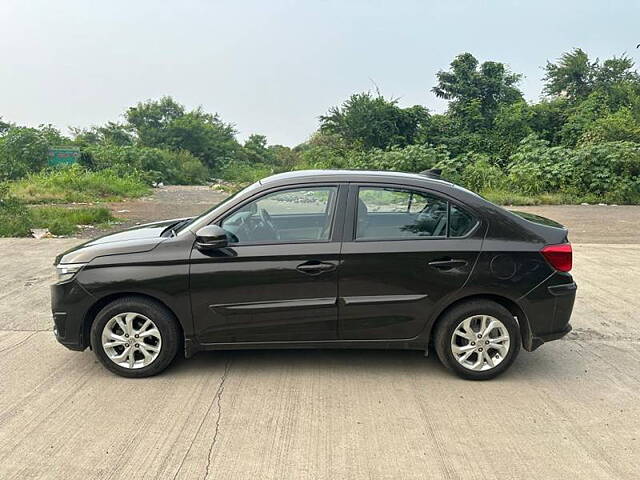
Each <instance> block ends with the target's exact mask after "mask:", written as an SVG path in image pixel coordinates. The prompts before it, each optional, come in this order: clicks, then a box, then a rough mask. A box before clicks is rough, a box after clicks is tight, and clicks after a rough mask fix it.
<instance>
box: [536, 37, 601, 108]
mask: <svg viewBox="0 0 640 480" xmlns="http://www.w3.org/2000/svg"><path fill="white" fill-rule="evenodd" d="M597 67H598V60H596V61H594V62H592V61H591V60H589V56H588V55H587V54H586V53H585V52H584V50H582V49H580V48H576V49H574V50H572V51H571V52H566V53H563V54H562V56H561V57H560V59H559V60H558V61H557V62H556V63H551V62H547V65H546V66H545V71H546V74H545V76H544V81H545V82H546V84H545V86H544V90H543V91H544V93H545V94H546V95H549V96H566V97H568V98H570V99H574V100H575V99H579V98H585V97H586V96H587V95H589V93H591V92H592V91H593V86H594V79H595V76H596V72H597Z"/></svg>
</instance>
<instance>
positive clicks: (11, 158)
mask: <svg viewBox="0 0 640 480" xmlns="http://www.w3.org/2000/svg"><path fill="white" fill-rule="evenodd" d="M48 150H49V145H48V143H47V139H46V137H45V135H44V134H43V133H42V132H40V131H39V130H36V129H35V128H23V127H13V128H10V129H9V130H8V132H7V134H6V135H4V136H3V137H2V138H0V181H2V180H15V179H17V178H22V177H24V176H25V175H27V174H28V173H30V172H37V171H39V170H41V169H42V168H44V167H45V166H46V164H47V152H48Z"/></svg>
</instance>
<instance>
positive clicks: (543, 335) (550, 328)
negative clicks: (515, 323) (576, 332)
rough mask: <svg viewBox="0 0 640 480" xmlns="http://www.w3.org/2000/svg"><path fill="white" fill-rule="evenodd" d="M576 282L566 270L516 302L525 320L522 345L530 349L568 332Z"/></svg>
mask: <svg viewBox="0 0 640 480" xmlns="http://www.w3.org/2000/svg"><path fill="white" fill-rule="evenodd" d="M577 288H578V287H577V285H576V283H575V282H574V281H573V278H572V277H571V275H569V274H568V273H565V274H560V273H556V274H555V275H553V276H551V278H549V279H547V280H546V281H544V282H542V283H541V284H540V285H538V286H537V287H536V288H535V289H534V290H533V291H531V292H529V293H528V294H527V295H526V296H525V297H523V298H521V299H520V301H519V304H520V306H521V307H522V309H523V311H524V313H525V316H526V320H527V326H526V327H527V328H524V335H523V347H524V349H525V350H528V351H533V350H535V349H536V348H538V347H540V346H541V345H542V344H544V343H546V342H550V341H553V340H558V339H560V338H562V337H564V336H565V335H566V334H568V333H569V332H570V331H571V328H572V327H571V324H570V323H569V321H570V319H571V313H572V312H573V304H574V302H575V299H576V290H577Z"/></svg>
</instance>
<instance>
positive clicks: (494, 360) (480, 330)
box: [451, 315, 511, 371]
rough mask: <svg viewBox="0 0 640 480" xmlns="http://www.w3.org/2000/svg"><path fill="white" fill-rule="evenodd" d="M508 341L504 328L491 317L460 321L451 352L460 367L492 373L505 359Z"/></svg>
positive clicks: (509, 341) (505, 328)
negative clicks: (490, 371)
mask: <svg viewBox="0 0 640 480" xmlns="http://www.w3.org/2000/svg"><path fill="white" fill-rule="evenodd" d="M510 343H511V338H510V337H509V332H508V330H507V327H505V325H504V324H503V323H502V322H501V321H500V320H498V319H497V318H495V317H492V316H490V315H473V316H471V317H468V318H465V319H464V320H463V321H461V322H460V323H459V324H458V326H457V327H456V329H455V330H454V331H453V334H452V335H451V352H452V353H453V356H454V358H455V359H456V360H457V361H458V363H459V364H460V365H462V366H463V367H465V368H467V369H469V370H474V371H485V370H491V369H492V368H495V367H496V366H498V365H499V364H500V363H502V361H503V360H504V359H505V357H506V356H507V353H508V352H509V345H510Z"/></svg>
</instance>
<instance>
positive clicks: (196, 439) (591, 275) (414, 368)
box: [0, 207, 640, 480]
mask: <svg viewBox="0 0 640 480" xmlns="http://www.w3.org/2000/svg"><path fill="white" fill-rule="evenodd" d="M547 208H548V207H547ZM575 208H576V209H578V208H580V207H575ZM582 208H584V209H598V208H608V207H582ZM611 208H622V207H611ZM583 211H584V212H585V215H590V213H589V210H583ZM594 211H596V210H594ZM620 211H622V210H616V212H620ZM639 211H640V210H633V209H630V210H628V211H627V212H628V214H629V219H628V220H629V221H634V219H635V221H636V224H637V218H638V217H637V212H639ZM542 214H545V213H542ZM556 218H558V219H560V220H561V221H565V220H563V219H562V218H560V214H558V215H557V216H556ZM571 218H572V217H570V216H569V215H568V216H567V219H571ZM600 218H601V219H602V220H603V221H607V218H606V216H604V215H603V216H601V217H600ZM570 221H579V218H578V219H577V220H570ZM567 223H568V224H569V225H570V226H571V224H570V223H569V221H567ZM584 223H585V224H588V223H589V221H585V222H584ZM578 230H579V228H578ZM587 234H588V232H587V233H586V234H585V233H584V232H583V237H582V238H587V239H589V238H591V239H592V242H593V243H576V244H574V248H575V269H574V273H575V277H576V280H577V282H578V283H579V290H578V300H577V305H576V309H575V313H574V319H573V324H574V327H575V333H573V334H571V335H570V336H569V337H568V338H567V339H565V340H562V341H558V342H553V343H550V344H548V345H545V346H543V347H542V348H540V349H539V350H538V351H536V352H534V353H531V354H529V353H526V352H523V353H522V354H521V356H520V357H519V358H518V360H517V361H516V363H515V364H514V366H513V368H512V369H511V370H510V371H509V372H507V374H505V375H504V376H502V377H500V378H498V379H497V380H494V381H491V382H484V383H477V382H466V381H462V380H459V379H457V378H455V377H453V376H452V375H450V374H449V373H447V372H446V371H445V370H444V369H443V368H442V367H441V366H440V365H439V364H438V362H437V361H436V360H435V359H434V358H427V359H425V358H424V357H423V356H422V354H420V353H419V352H397V351H394V352H383V351H280V352H270V351H255V352H225V353H214V352H208V353H200V354H198V355H196V357H194V358H192V359H190V360H188V361H184V360H183V361H179V362H178V363H177V364H176V365H175V366H173V367H172V368H171V369H170V370H169V371H167V372H166V373H165V374H163V375H161V376H158V377H155V378H151V379H144V380H127V379H123V378H119V377H116V376H114V375H112V374H110V373H108V372H107V371H106V370H105V369H103V368H102V367H101V366H100V365H99V364H98V363H97V362H96V360H95V359H94V357H93V354H92V353H91V352H89V351H87V352H84V353H76V352H70V351H67V350H65V349H64V348H63V347H61V346H59V345H58V344H57V343H56V342H55V340H54V338H53V335H52V334H51V332H50V328H51V321H50V318H49V311H48V302H49V294H48V287H47V285H48V284H49V283H50V282H51V281H52V279H53V276H52V271H51V270H52V268H51V263H52V261H53V257H54V256H55V253H57V252H59V251H61V250H63V249H65V248H67V247H68V246H70V245H73V244H74V243H76V242H78V241H79V240H77V239H50V240H29V239H20V240H18V239H4V240H0V265H2V269H0V478H2V479H25V478H65V479H87V478H101V479H118V478H149V479H156V478H162V479H165V478H167V479H193V478H202V479H203V478H223V479H225V480H226V479H247V478H261V479H262V478H267V479H342V478H345V479H346V478H349V479H351V478H354V479H355V478H368V479H386V478H388V479H399V478H402V479H409V478H425V479H426V478H433V479H501V480H504V479H521V478H540V479H563V480H564V479H567V478H589V479H636V478H640V465H639V464H638V458H640V334H639V333H638V326H637V312H638V311H640V296H638V295H637V293H636V290H637V288H638V285H639V278H640V241H634V243H633V244H617V245H609V244H603V243H598V238H597V237H589V236H588V235H587ZM572 237H573V240H574V242H576V241H577V240H576V236H572ZM607 241H610V242H611V243H616V242H622V241H624V239H619V238H617V237H616V230H615V229H613V230H611V235H609V236H608V237H607Z"/></svg>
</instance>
